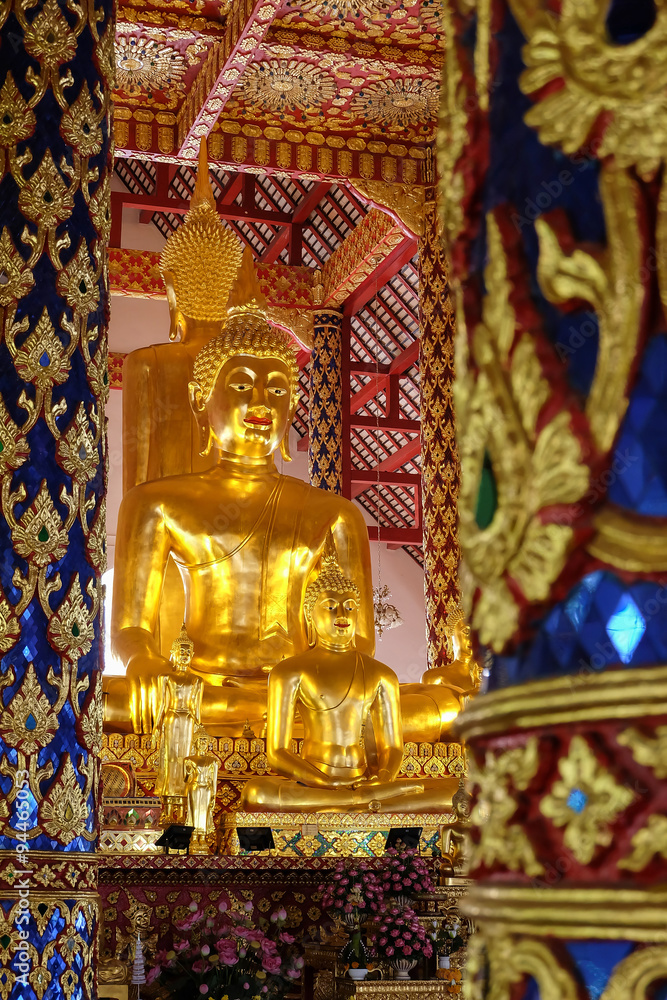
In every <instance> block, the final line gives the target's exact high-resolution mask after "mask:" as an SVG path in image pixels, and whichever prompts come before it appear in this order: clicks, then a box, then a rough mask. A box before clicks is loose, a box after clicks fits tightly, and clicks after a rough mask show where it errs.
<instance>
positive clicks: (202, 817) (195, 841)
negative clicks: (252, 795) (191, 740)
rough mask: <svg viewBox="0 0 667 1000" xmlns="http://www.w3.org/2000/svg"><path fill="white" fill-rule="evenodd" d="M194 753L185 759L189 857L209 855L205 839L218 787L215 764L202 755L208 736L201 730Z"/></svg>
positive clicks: (210, 830) (212, 829)
mask: <svg viewBox="0 0 667 1000" xmlns="http://www.w3.org/2000/svg"><path fill="white" fill-rule="evenodd" d="M195 743H196V744H197V747H196V749H197V752H196V753H194V754H192V756H190V757H186V758H185V774H186V788H187V799H188V812H187V820H186V822H187V824H188V826H192V827H194V830H193V832H192V838H191V840H190V853H191V854H210V853H211V849H210V847H209V844H208V839H207V838H208V836H209V835H210V834H212V833H214V832H215V827H214V824H213V808H214V806H215V793H216V789H217V787H218V761H217V760H216V758H215V757H212V756H211V755H210V754H207V753H206V748H207V746H206V745H207V743H208V734H207V733H206V731H205V730H201V735H200V736H199V737H198V738H197V739H196V740H195Z"/></svg>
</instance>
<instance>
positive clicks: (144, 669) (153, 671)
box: [126, 653, 171, 735]
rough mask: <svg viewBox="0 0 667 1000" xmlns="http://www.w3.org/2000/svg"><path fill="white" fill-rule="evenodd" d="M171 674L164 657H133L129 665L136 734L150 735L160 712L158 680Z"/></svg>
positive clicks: (153, 655) (133, 723) (133, 726)
mask: <svg viewBox="0 0 667 1000" xmlns="http://www.w3.org/2000/svg"><path fill="white" fill-rule="evenodd" d="M170 672H171V664H170V662H169V660H168V659H167V658H166V657H164V656H159V655H157V654H152V653H142V654H140V655H137V656H133V657H132V659H131V660H130V662H129V663H128V665H127V675H126V676H127V683H128V687H129V691H130V718H131V719H132V728H133V729H134V731H135V733H139V734H141V733H144V734H146V735H150V733H152V732H153V725H154V722H155V719H156V716H157V710H158V694H159V685H158V678H159V677H160V676H161V675H164V674H168V673H170Z"/></svg>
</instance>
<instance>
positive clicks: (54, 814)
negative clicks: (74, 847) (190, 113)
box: [39, 756, 96, 847]
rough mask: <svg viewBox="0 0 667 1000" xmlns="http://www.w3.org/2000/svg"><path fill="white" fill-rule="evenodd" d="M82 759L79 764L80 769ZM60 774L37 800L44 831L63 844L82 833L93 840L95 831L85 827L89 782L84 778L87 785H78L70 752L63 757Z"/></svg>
mask: <svg viewBox="0 0 667 1000" xmlns="http://www.w3.org/2000/svg"><path fill="white" fill-rule="evenodd" d="M82 761H83V758H82ZM81 763H82V762H81ZM81 763H80V764H79V768H80V770H83V769H82V766H81ZM59 777H60V780H59V781H54V783H53V784H52V785H51V788H50V789H49V791H48V792H47V794H46V796H45V797H44V799H43V800H42V802H41V803H40V807H39V817H40V821H41V824H42V827H43V829H44V831H45V833H47V834H48V835H49V836H50V837H53V838H54V839H55V840H58V841H59V842H60V843H61V844H63V846H65V847H67V845H68V844H71V842H72V841H73V840H75V839H76V838H77V837H81V836H83V837H85V838H86V840H94V839H95V836H96V835H95V834H90V833H89V832H88V831H87V830H86V822H87V820H88V816H89V810H88V794H89V792H90V785H91V782H90V781H86V788H85V789H82V788H81V786H80V784H79V782H78V780H77V776H76V772H75V771H74V767H73V765H72V761H71V758H70V757H69V756H66V757H65V758H64V763H63V765H62V769H61V773H60V776H59Z"/></svg>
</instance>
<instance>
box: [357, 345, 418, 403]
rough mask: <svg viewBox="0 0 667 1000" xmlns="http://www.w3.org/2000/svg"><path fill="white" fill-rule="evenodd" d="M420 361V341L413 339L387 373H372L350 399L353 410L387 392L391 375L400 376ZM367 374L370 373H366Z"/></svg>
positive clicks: (395, 359)
mask: <svg viewBox="0 0 667 1000" xmlns="http://www.w3.org/2000/svg"><path fill="white" fill-rule="evenodd" d="M418 361H419V341H418V340H413V341H412V343H411V344H410V345H409V347H406V348H405V350H403V351H401V353H400V354H398V355H397V356H396V357H395V358H394V360H393V361H392V362H391V364H390V365H389V370H388V371H387V373H386V375H385V374H380V375H378V374H376V373H375V372H373V373H372V374H371V380H370V382H368V383H367V384H366V385H365V386H364V387H363V389H360V390H359V392H355V393H354V394H353V395H352V397H351V399H350V407H351V412H352V413H356V412H357V411H358V410H360V409H361V407H362V406H366V404H367V403H370V401H371V400H372V399H375V397H376V396H378V395H379V394H380V393H381V392H382V391H383V390H384V391H385V392H386V390H387V386H388V384H389V379H390V378H391V376H400V375H402V374H403V372H405V371H407V370H408V368H412V366H413V365H415V364H417V362H418ZM365 374H370V373H369V372H368V373H365Z"/></svg>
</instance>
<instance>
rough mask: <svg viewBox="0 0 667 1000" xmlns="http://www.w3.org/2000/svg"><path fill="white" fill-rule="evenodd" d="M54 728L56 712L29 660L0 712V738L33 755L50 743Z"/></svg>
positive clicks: (56, 726) (9, 744) (56, 723)
mask: <svg viewBox="0 0 667 1000" xmlns="http://www.w3.org/2000/svg"><path fill="white" fill-rule="evenodd" d="M10 671H11V677H12V681H13V678H14V672H13V668H11V667H10ZM12 681H10V683H11V682H12ZM63 700H64V699H63ZM61 707H62V706H61ZM57 728H58V715H57V712H55V711H54V708H53V706H52V705H51V702H50V701H49V699H48V698H47V697H46V695H45V694H44V692H43V691H42V689H41V687H40V684H39V681H38V680H37V675H36V674H35V668H34V666H33V665H32V663H29V664H28V667H27V669H26V672H25V675H24V678H23V682H22V684H21V686H20V688H19V689H18V691H17V692H16V694H15V695H14V697H13V698H12V700H11V701H10V702H9V704H8V705H7V707H6V708H5V709H4V710H3V712H2V714H1V715H0V732H1V733H2V738H3V740H4V741H5V742H6V743H7V745H8V746H10V747H17V748H18V749H19V750H21V751H22V752H23V753H27V754H35V753H37V751H38V750H41V749H42V747H45V746H47V744H48V743H50V742H51V740H52V739H53V736H54V734H55V732H56V730H57Z"/></svg>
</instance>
